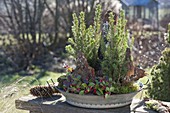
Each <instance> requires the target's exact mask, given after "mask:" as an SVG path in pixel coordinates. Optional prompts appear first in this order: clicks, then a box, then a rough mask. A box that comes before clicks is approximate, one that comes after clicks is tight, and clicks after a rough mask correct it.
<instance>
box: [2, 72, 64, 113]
mask: <svg viewBox="0 0 170 113" xmlns="http://www.w3.org/2000/svg"><path fill="white" fill-rule="evenodd" d="M60 75H62V73H54V72H50V71H45V70H40V69H37V70H36V71H35V72H34V74H32V75H27V74H26V73H25V72H21V73H15V74H13V75H11V74H9V75H5V74H4V75H0V89H1V90H0V113H27V112H26V111H25V112H23V110H17V109H16V108H15V100H16V99H17V98H20V97H22V96H24V95H28V94H29V89H30V88H31V87H33V86H34V85H39V84H40V85H47V83H46V81H47V80H49V79H51V78H52V79H53V80H54V81H55V82H56V81H57V78H58V77H59V76H60Z"/></svg>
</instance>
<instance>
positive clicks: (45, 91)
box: [30, 86, 58, 97]
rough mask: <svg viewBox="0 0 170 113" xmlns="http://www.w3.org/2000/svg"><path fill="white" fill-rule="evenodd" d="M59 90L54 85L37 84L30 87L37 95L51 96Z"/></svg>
mask: <svg viewBox="0 0 170 113" xmlns="http://www.w3.org/2000/svg"><path fill="white" fill-rule="evenodd" d="M54 93H58V91H57V90H56V89H55V88H54V87H52V86H35V87H33V88H31V89H30V94H32V95H33V96H37V97H50V96H52V95H53V94H54Z"/></svg>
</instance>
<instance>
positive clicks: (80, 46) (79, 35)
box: [66, 5, 101, 67]
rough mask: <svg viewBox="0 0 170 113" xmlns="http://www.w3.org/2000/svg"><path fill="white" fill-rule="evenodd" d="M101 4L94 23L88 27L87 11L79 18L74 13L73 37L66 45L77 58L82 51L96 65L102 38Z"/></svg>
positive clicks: (90, 63)
mask: <svg viewBox="0 0 170 113" xmlns="http://www.w3.org/2000/svg"><path fill="white" fill-rule="evenodd" d="M100 26H101V5H98V6H97V7H96V11H95V17H94V25H90V26H89V27H88V28H87V27H86V24H85V13H84V12H81V13H80V15H79V18H78V17H77V16H76V14H75V13H74V14H73V26H72V33H73V37H72V38H69V39H68V42H69V43H70V44H69V45H68V46H66V50H67V52H68V53H70V54H71V55H73V56H74V57H75V58H77V56H78V53H79V52H82V53H83V54H84V55H85V57H86V58H87V61H88V63H89V65H90V66H92V67H95V66H96V63H97V60H98V49H99V45H100V43H99V42H100V39H101V30H100Z"/></svg>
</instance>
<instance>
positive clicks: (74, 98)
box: [59, 90, 139, 108]
mask: <svg viewBox="0 0 170 113" xmlns="http://www.w3.org/2000/svg"><path fill="white" fill-rule="evenodd" d="M59 91H60V92H61V93H62V94H63V95H64V96H65V97H66V102H67V103H69V104H71V105H74V106H78V107H83V108H117V107H123V106H126V105H129V104H130V103H131V102H132V99H133V97H134V96H135V95H136V94H137V93H138V92H139V91H136V92H133V93H128V94H115V95H111V96H109V97H108V98H104V96H97V95H79V94H74V93H67V92H64V91H62V90H59Z"/></svg>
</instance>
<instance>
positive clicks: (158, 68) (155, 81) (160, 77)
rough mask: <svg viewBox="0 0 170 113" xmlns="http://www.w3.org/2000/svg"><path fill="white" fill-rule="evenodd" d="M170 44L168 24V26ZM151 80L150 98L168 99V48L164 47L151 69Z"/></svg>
mask: <svg viewBox="0 0 170 113" xmlns="http://www.w3.org/2000/svg"><path fill="white" fill-rule="evenodd" d="M168 28H169V30H168V32H169V36H168V39H167V40H168V43H169V44H170V24H169V26H168ZM151 76H152V81H151V84H150V85H149V91H148V92H149V95H150V97H151V98H154V99H158V100H164V101H170V97H169V95H170V48H165V50H164V51H163V52H162V56H161V57H160V61H159V63H158V64H157V65H155V66H153V68H152V70H151Z"/></svg>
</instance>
